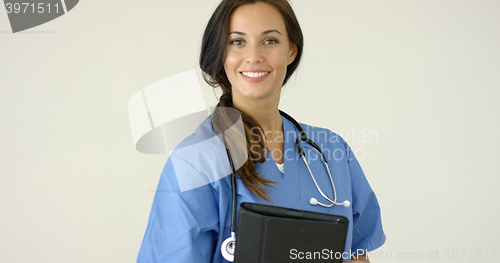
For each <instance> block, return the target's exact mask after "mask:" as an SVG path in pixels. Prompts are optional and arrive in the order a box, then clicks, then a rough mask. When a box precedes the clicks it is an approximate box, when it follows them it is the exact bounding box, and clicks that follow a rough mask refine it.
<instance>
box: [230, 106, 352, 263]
mask: <svg viewBox="0 0 500 263" xmlns="http://www.w3.org/2000/svg"><path fill="white" fill-rule="evenodd" d="M279 112H280V114H281V115H282V116H283V117H285V118H286V119H287V120H289V121H290V122H291V123H292V124H293V125H294V126H295V127H296V128H297V129H298V130H299V136H298V137H297V139H296V142H295V144H296V146H297V152H298V153H299V155H300V157H302V161H304V164H305V165H306V167H307V170H308V171H309V174H310V175H311V178H312V180H313V182H314V185H316V188H317V189H318V191H319V193H320V194H321V196H323V197H324V198H325V199H326V200H327V201H328V202H329V203H330V204H323V203H320V202H318V200H316V198H314V197H313V198H311V199H310V200H309V203H310V204H311V205H320V206H323V207H332V206H334V205H338V206H344V207H349V206H350V205H351V202H349V201H348V200H345V201H344V202H342V203H337V191H336V189H335V184H334V183H333V178H332V174H331V173H330V169H329V168H328V164H327V161H326V158H325V155H324V154H323V151H322V150H321V148H320V147H319V146H318V145H317V144H316V143H315V142H314V141H312V140H310V139H309V138H308V137H307V135H306V132H305V131H304V129H302V126H300V124H299V123H298V122H297V121H296V120H295V119H293V118H292V117H291V116H290V115H288V114H286V113H285V112H283V111H281V110H280V111H279ZM300 141H304V142H306V143H307V144H309V145H310V146H312V147H313V148H314V149H316V150H317V151H318V152H319V153H320V154H321V157H322V158H323V165H324V166H325V168H326V172H327V173H328V176H329V177H330V182H331V183H332V188H333V200H332V199H330V198H328V196H326V194H325V193H323V191H321V188H320V187H319V185H318V182H316V178H315V177H314V175H313V173H312V172H311V168H310V167H309V164H308V163H307V161H306V157H305V153H304V150H303V149H302V147H301V146H300ZM224 143H225V142H224ZM226 152H227V157H228V158H229V163H230V165H231V186H232V188H233V189H232V190H233V197H232V198H233V206H232V213H231V236H230V237H229V238H227V239H226V240H224V242H223V243H222V246H221V253H222V256H223V257H224V258H225V259H226V260H227V261H230V262H233V261H234V251H235V249H236V231H235V226H236V171H235V169H234V164H233V160H232V158H231V154H230V152H229V149H228V147H226Z"/></svg>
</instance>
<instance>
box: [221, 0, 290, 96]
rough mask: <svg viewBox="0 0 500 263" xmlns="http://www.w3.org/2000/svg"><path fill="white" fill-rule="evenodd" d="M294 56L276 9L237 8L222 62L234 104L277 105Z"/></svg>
mask: <svg viewBox="0 0 500 263" xmlns="http://www.w3.org/2000/svg"><path fill="white" fill-rule="evenodd" d="M296 54H297V48H296V46H295V45H294V44H290V41H289V39H288V33H287V31H286V27H285V21H284V20H283V16H282V15H281V13H280V12H279V11H278V10H277V9H276V8H275V7H273V6H271V5H269V4H265V3H262V2H257V3H256V4H246V5H242V6H239V7H238V8H236V9H235V10H234V12H233V14H232V15H231V18H230V21H229V43H228V46H227V51H226V58H225V60H224V69H225V72H226V75H227V77H228V79H229V82H230V83H231V86H232V96H233V101H235V102H236V101H238V102H241V103H245V102H250V101H248V100H261V99H271V100H273V99H276V100H278V101H279V95H280V92H281V87H282V83H283V80H284V79H285V74H286V69H287V66H288V65H289V64H290V63H292V62H293V60H294V59H295V56H296Z"/></svg>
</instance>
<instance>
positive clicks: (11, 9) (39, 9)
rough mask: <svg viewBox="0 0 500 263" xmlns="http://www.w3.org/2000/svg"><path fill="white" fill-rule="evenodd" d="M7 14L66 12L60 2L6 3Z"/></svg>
mask: <svg viewBox="0 0 500 263" xmlns="http://www.w3.org/2000/svg"><path fill="white" fill-rule="evenodd" d="M5 9H6V10H7V14H11V13H15V14H20V13H21V14H26V13H30V14H37V13H38V14H43V13H48V14H50V13H56V14H58V13H59V12H64V11H63V10H62V7H61V6H60V5H59V3H5Z"/></svg>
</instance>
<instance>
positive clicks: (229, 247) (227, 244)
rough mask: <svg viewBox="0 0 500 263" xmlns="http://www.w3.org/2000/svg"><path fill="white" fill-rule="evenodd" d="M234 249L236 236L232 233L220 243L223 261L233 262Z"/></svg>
mask: <svg viewBox="0 0 500 263" xmlns="http://www.w3.org/2000/svg"><path fill="white" fill-rule="evenodd" d="M235 249H236V235H235V233H234V232H231V236H230V237H228V238H226V240H224V242H222V246H221V248H220V251H221V253H222V256H223V257H224V259H226V260H227V261H229V262H233V261H234V250H235Z"/></svg>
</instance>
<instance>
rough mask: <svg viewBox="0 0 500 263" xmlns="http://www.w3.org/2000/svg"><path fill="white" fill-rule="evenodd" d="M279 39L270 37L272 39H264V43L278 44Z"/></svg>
mask: <svg viewBox="0 0 500 263" xmlns="http://www.w3.org/2000/svg"><path fill="white" fill-rule="evenodd" d="M278 43H279V42H278V40H277V39H275V38H270V39H266V40H264V45H272V44H278Z"/></svg>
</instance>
